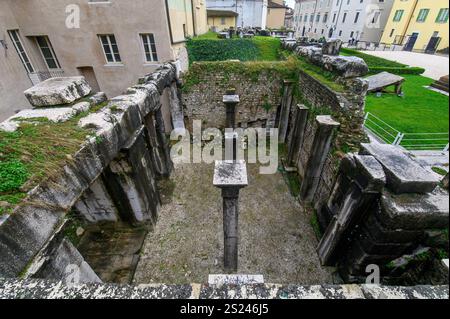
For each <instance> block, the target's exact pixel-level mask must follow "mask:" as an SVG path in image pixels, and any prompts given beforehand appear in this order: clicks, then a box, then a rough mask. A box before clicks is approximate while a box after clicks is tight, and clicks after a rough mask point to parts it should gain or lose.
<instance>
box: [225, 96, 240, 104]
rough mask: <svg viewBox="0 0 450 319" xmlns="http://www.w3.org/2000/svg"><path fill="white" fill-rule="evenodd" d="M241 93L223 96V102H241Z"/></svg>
mask: <svg viewBox="0 0 450 319" xmlns="http://www.w3.org/2000/svg"><path fill="white" fill-rule="evenodd" d="M239 101H240V100H239V95H236V94H234V95H224V96H223V103H225V104H229V103H230V104H231V103H233V104H234V103H239Z"/></svg>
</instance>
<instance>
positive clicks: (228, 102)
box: [223, 94, 239, 129]
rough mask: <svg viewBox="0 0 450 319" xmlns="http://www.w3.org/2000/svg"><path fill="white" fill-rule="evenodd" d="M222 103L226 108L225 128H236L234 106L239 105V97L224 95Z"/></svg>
mask: <svg viewBox="0 0 450 319" xmlns="http://www.w3.org/2000/svg"><path fill="white" fill-rule="evenodd" d="M223 103H225V108H226V114H227V115H226V123H225V127H226V128H233V129H234V128H236V105H238V103H239V95H235V94H234V95H224V96H223Z"/></svg>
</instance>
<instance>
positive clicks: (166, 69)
mask: <svg viewBox="0 0 450 319" xmlns="http://www.w3.org/2000/svg"><path fill="white" fill-rule="evenodd" d="M175 78H176V67H175V66H174V65H172V64H171V63H165V64H164V65H163V66H161V67H160V68H158V69H157V70H156V71H155V72H152V73H150V74H147V75H146V76H144V78H143V83H144V84H148V83H153V84H154V85H155V86H156V88H157V89H158V92H159V94H162V93H163V91H164V88H165V87H168V86H170V84H171V83H172V81H173V80H174V79H175Z"/></svg>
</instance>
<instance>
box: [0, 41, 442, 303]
mask: <svg viewBox="0 0 450 319" xmlns="http://www.w3.org/2000/svg"><path fill="white" fill-rule="evenodd" d="M340 45H341V43H339V42H338V41H336V42H333V43H329V44H326V45H325V46H323V47H315V46H305V45H303V44H301V43H297V42H295V41H289V40H286V41H285V43H284V47H285V48H286V49H290V50H292V51H294V52H296V53H297V54H298V55H299V56H301V57H303V58H306V59H307V60H308V61H309V62H310V63H313V64H315V65H316V66H319V67H321V68H323V69H325V70H328V71H330V72H334V73H335V74H336V75H337V76H338V78H337V80H336V82H338V83H340V84H341V85H342V87H343V90H341V91H339V92H338V91H335V90H333V89H331V88H329V87H328V86H326V85H324V84H323V83H321V82H320V81H319V80H318V79H316V78H314V77H313V76H311V75H310V74H308V73H307V72H305V71H304V70H302V69H299V70H298V71H296V75H297V77H296V78H295V79H290V78H289V79H288V78H283V77H282V76H280V77H272V78H271V80H270V81H269V80H268V77H267V74H266V75H261V76H262V77H265V78H264V79H265V81H261V80H260V79H257V81H247V80H246V79H245V78H244V76H243V75H238V74H232V75H230V77H231V80H232V81H233V88H230V87H227V88H224V87H223V86H220V85H218V84H217V83H218V81H214V79H215V78H214V77H215V76H217V74H211V73H208V74H203V75H202V76H203V79H201V80H199V81H198V82H197V83H195V84H194V85H192V87H191V88H190V90H189V91H187V90H186V91H183V90H182V89H181V88H182V85H183V84H185V83H183V78H181V79H180V78H178V77H177V74H176V69H175V67H174V65H173V64H171V63H167V64H164V65H163V66H161V67H160V68H159V69H158V70H157V71H155V72H154V73H151V74H148V75H146V76H145V77H143V78H141V79H139V84H137V85H135V86H132V87H130V88H128V89H126V90H125V91H124V94H123V95H120V96H117V97H113V98H110V99H107V98H106V96H105V95H104V94H102V93H97V94H94V95H93V94H91V93H90V91H91V89H90V87H89V85H88V84H87V83H86V82H85V80H84V79H83V78H82V77H74V78H59V79H50V80H47V81H44V82H42V83H41V84H39V85H38V86H36V87H33V88H31V89H29V90H27V91H26V92H25V95H26V97H27V98H28V99H29V101H30V103H31V104H32V105H33V106H34V108H33V109H30V110H24V111H22V112H20V113H19V114H17V115H15V116H14V117H12V118H10V119H8V120H7V121H5V122H3V123H1V124H0V129H1V130H2V131H7V132H16V131H18V130H20V126H21V125H22V123H31V124H33V125H52V123H61V122H63V123H65V122H66V121H70V120H71V119H72V120H73V119H77V122H76V125H77V128H78V129H81V130H85V131H86V139H85V141H84V142H83V143H81V144H80V145H79V149H78V151H77V152H75V153H74V154H67V157H68V160H67V161H66V162H65V165H64V166H62V167H59V168H58V169H59V170H58V174H57V175H56V177H52V178H51V179H50V178H49V179H46V178H45V177H43V178H42V180H41V181H40V182H39V183H38V184H37V185H35V186H34V187H33V188H32V189H31V190H30V191H28V193H27V194H26V197H25V198H24V199H23V200H22V201H21V203H20V204H18V205H16V206H15V207H13V209H12V211H11V212H9V213H7V214H5V215H3V216H1V219H0V277H2V279H0V297H3V298H14V297H19V296H20V297H32V298H47V297H52V296H53V297H54V296H60V297H63V298H131V297H133V298H227V297H231V296H234V297H242V298H255V297H259V298H311V297H315V298H359V299H364V298H448V264H447V268H445V266H444V265H443V264H442V258H441V256H440V254H439V252H442V251H445V250H446V251H447V253H448V215H449V204H448V185H447V186H445V184H443V183H441V180H440V179H439V178H437V177H435V176H434V175H431V174H429V172H428V171H426V170H425V169H424V168H423V167H422V166H421V165H420V164H418V163H417V162H416V161H415V160H414V159H413V158H412V157H410V156H409V155H408V154H407V153H406V152H405V151H403V150H401V149H399V148H397V147H396V146H391V145H383V144H378V143H368V141H367V139H366V137H365V133H364V130H363V127H362V123H363V120H364V99H365V94H366V92H367V89H368V83H367V81H366V80H364V79H362V76H364V75H366V73H367V71H368V69H367V65H366V64H365V63H364V61H362V60H361V59H359V58H356V57H342V56H338V55H336V53H337V52H338V51H339V47H340ZM229 63H240V62H229ZM205 79H208V80H205ZM268 87H270V90H268V89H267V88H268ZM275 88H277V89H278V91H277V90H276V89H275ZM268 91H270V93H267V92H268ZM274 92H277V93H276V94H275V93H274ZM271 94H272V95H271ZM255 104H259V105H262V104H271V105H272V106H273V107H271V108H269V107H267V108H263V107H258V106H255ZM324 106H326V108H324ZM42 118H44V119H46V121H45V122H44V124H42V123H41V124H40V123H39V121H40V122H42ZM194 120H201V121H202V123H206V124H207V125H209V126H211V127H215V128H218V129H221V130H224V129H226V128H233V129H234V128H241V129H245V128H251V127H259V126H260V127H261V129H260V130H258V131H257V132H258V134H259V135H260V136H262V137H263V139H262V140H264V143H265V142H267V141H268V139H269V138H270V137H271V133H270V132H271V129H274V128H277V129H278V131H277V132H278V135H277V141H278V143H279V144H278V143H273V142H272V141H273V140H271V143H269V144H276V150H277V151H278V153H277V155H279V162H277V163H276V170H275V173H274V174H267V175H261V174H259V168H260V167H259V166H258V165H257V164H252V163H248V162H246V161H243V160H241V159H240V158H239V157H238V156H237V154H238V153H239V152H240V151H242V152H243V153H245V154H246V155H248V154H250V153H251V151H252V150H253V149H254V148H256V147H257V146H258V145H251V143H250V142H249V140H247V139H246V138H244V137H242V136H240V135H239V134H237V133H229V134H225V136H224V138H221V139H220V141H221V142H224V144H225V145H228V146H230V145H231V150H232V151H231V153H229V152H228V155H227V158H226V159H225V160H221V161H212V162H210V163H200V162H195V160H194V163H189V164H186V163H177V162H175V161H174V160H173V151H174V143H175V142H177V141H178V140H179V138H180V136H178V135H177V139H173V138H171V137H170V134H171V132H181V131H182V130H184V129H185V128H187V129H189V131H190V133H191V134H195V132H193V130H194V129H193V126H192V122H193V121H194ZM67 123H71V122H67ZM68 125H69V124H68ZM219 131H220V130H219ZM83 132H84V131H83ZM200 133H202V132H200ZM247 138H248V136H247ZM262 140H261V139H259V140H258V141H259V143H262V142H261V141H262ZM197 142H198V143H200V144H199V146H200V149H202V148H203V149H205V148H206V147H208V146H210V145H209V144H208V143H209V142H210V141H209V140H202V135H200V138H199V140H196V138H195V137H194V139H193V140H189V145H192V146H193V147H197V146H195V145H194V144H196V143H197ZM211 144H212V142H211ZM270 146H274V145H270ZM268 147H269V146H267V148H268ZM219 149H220V153H221V154H222V147H220V148H219ZM238 151H239V152H238ZM225 153H227V147H226V146H225ZM192 156H195V155H192ZM266 164H267V163H266ZM286 181H288V183H286ZM447 184H448V183H447ZM288 185H290V186H288ZM292 185H298V192H297V193H296V194H294V195H293V194H292V189H293V188H292ZM310 221H314V222H310ZM314 231H316V232H314ZM74 238H75V240H74ZM373 269H376V271H378V273H377V272H376V274H378V277H376V276H375V277H370V275H371V274H373ZM241 274H242V276H240V275H241ZM238 275H239V276H238ZM368 278H369V279H368ZM373 278H375V279H373ZM60 281H61V282H62V283H59V282H60ZM117 283H119V284H121V285H115V284H117ZM150 283H152V284H153V285H151V286H138V284H150ZM208 283H209V284H208ZM373 283H375V284H376V285H372V284H373ZM419 285H420V286H419Z"/></svg>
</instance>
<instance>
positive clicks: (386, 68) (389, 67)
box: [341, 48, 425, 75]
mask: <svg viewBox="0 0 450 319" xmlns="http://www.w3.org/2000/svg"><path fill="white" fill-rule="evenodd" d="M341 55H344V56H356V57H359V58H361V59H363V60H364V61H366V63H367V66H368V67H369V74H377V73H381V72H389V73H393V74H399V75H400V74H416V75H419V74H422V73H423V72H425V69H424V68H419V67H409V66H407V65H405V64H402V63H399V62H395V61H391V60H387V59H383V58H379V57H376V56H373V55H370V54H366V53H363V52H361V51H358V50H352V49H348V48H342V49H341Z"/></svg>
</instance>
